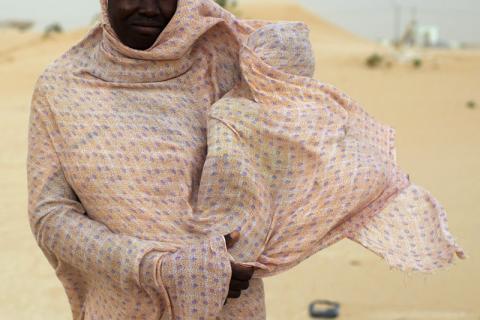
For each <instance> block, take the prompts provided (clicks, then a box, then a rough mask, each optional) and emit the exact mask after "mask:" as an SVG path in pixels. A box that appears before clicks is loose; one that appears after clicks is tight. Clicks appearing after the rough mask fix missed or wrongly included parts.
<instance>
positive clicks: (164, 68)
mask: <svg viewBox="0 0 480 320" xmlns="http://www.w3.org/2000/svg"><path fill="white" fill-rule="evenodd" d="M102 7H103V10H104V21H103V23H102V24H101V25H100V26H98V27H96V28H94V29H93V30H92V31H91V32H90V34H89V35H88V36H87V37H86V38H85V39H84V40H83V41H82V42H80V43H79V44H78V45H76V46H75V47H73V48H72V49H71V50H69V51H68V52H67V53H65V54H64V55H63V56H62V57H60V58H59V59H58V60H56V61H55V62H54V63H53V64H52V65H50V66H49V67H48V68H47V70H46V71H45V72H44V73H43V75H42V76H41V77H40V79H39V81H38V83H37V86H36V89H35V93H34V96H33V99H32V109H31V118H30V131H29V150H28V182H29V185H28V188H29V218H30V224H31V227H32V231H33V233H34V235H35V237H36V239H37V241H38V244H39V246H40V248H41V249H42V250H43V252H44V253H45V255H46V257H47V258H48V260H49V262H50V263H51V265H52V266H53V267H54V268H55V271H56V274H57V276H58V278H59V279H60V281H61V282H62V284H63V285H64V287H65V290H66V294H67V295H68V298H69V301H70V304H71V307H72V313H73V318H74V319H87V320H90V319H119V320H120V319H122V320H123V319H265V306H264V292H263V283H262V280H261V279H260V277H263V276H267V275H272V274H275V273H278V272H280V271H282V270H286V269H288V268H290V267H292V266H294V265H296V264H298V263H299V262H301V261H302V260H303V259H305V258H306V257H307V256H309V255H311V254H313V253H314V252H316V251H318V250H320V249H321V248H323V247H325V246H327V245H329V244H331V243H333V242H335V241H337V240H340V239H342V238H344V237H349V238H351V239H354V240H356V241H358V242H360V243H362V244H363V245H364V246H366V247H368V248H370V249H372V250H374V251H375V252H377V253H379V254H380V255H382V256H384V257H385V258H386V259H387V261H388V262H389V263H390V264H392V265H394V266H398V267H400V268H401V269H407V268H412V269H416V270H420V271H429V270H433V269H435V268H438V267H442V266H444V265H446V264H447V263H449V262H450V261H451V259H452V256H453V253H455V252H457V254H458V255H460V256H461V255H462V251H461V249H460V248H458V246H457V245H456V244H455V242H454V241H453V239H452V238H451V236H450V235H449V233H448V230H447V228H446V220H445V214H444V211H443V209H442V208H441V206H440V205H439V204H438V203H437V202H436V200H435V199H434V198H432V197H431V196H430V195H429V194H428V192H427V191H425V190H423V189H421V188H420V187H417V186H415V185H410V184H409V183H408V180H407V179H406V177H405V175H404V174H403V173H402V172H401V171H400V170H399V169H398V168H397V167H396V165H395V154H394V146H393V135H394V132H393V129H391V128H389V127H386V126H384V125H381V124H378V123H377V122H375V121H374V120H373V119H372V118H371V117H369V116H368V115H367V114H366V113H365V112H364V111H363V110H362V109H361V108H360V107H359V106H358V105H357V104H356V103H354V102H353V101H351V100H350V99H349V98H348V97H346V96H345V95H343V94H341V93H340V92H339V91H338V90H337V89H335V88H333V87H331V86H328V85H325V84H322V83H319V82H317V81H315V80H313V79H311V78H309V77H310V76H311V75H312V74H313V55H312V53H311V47H310V44H309V42H308V38H307V36H308V31H307V29H306V28H305V26H304V25H303V24H280V25H267V23H265V22H255V21H241V20H236V19H235V18H234V17H233V16H232V15H231V14H229V13H228V12H226V11H224V10H222V9H221V8H220V7H218V6H217V5H214V4H213V2H212V1H210V0H180V1H179V4H178V9H177V12H176V14H175V16H174V17H173V19H172V21H171V22H170V24H169V25H168V26H167V28H166V30H165V31H164V32H163V33H162V35H161V36H160V37H159V39H158V40H157V41H156V43H155V44H154V45H153V46H152V48H150V49H149V50H146V51H136V50H132V49H130V48H127V47H125V46H123V45H122V44H121V43H120V42H119V41H118V39H117V38H116V36H115V34H114V32H113V30H112V29H111V27H110V26H109V23H108V19H106V13H105V8H106V1H105V0H104V1H102ZM292 73H296V74H297V75H293V74H292ZM227 92H229V93H228V94H227V95H226V96H224V94H225V93H227ZM222 96H224V97H223V98H222V99H220V100H219V98H220V97H222ZM207 143H208V146H207ZM207 148H208V154H207ZM204 164H205V165H204ZM235 229H241V232H242V239H241V241H240V243H238V244H237V245H236V246H235V248H234V249H233V250H232V251H230V252H227V250H226V247H225V241H224V238H223V235H224V234H227V233H229V232H230V231H233V230H235ZM230 260H234V261H236V262H238V263H246V264H250V265H254V266H256V267H257V268H258V270H257V271H256V273H255V279H253V280H252V281H251V287H250V288H249V289H248V290H247V291H246V292H245V293H244V294H243V295H242V297H241V298H240V299H238V300H229V302H228V303H227V304H226V305H225V306H224V305H223V301H224V300H225V297H226V295H227V290H228V283H229V280H230V275H231V269H230V263H229V261H230Z"/></svg>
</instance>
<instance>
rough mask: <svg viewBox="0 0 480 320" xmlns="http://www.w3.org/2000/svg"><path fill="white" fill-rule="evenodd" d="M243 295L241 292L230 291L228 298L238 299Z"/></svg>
mask: <svg viewBox="0 0 480 320" xmlns="http://www.w3.org/2000/svg"><path fill="white" fill-rule="evenodd" d="M241 295H242V292H241V291H236V290H230V291H228V298H232V299H237V298H240V296H241Z"/></svg>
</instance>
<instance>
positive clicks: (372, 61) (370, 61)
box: [365, 53, 383, 68]
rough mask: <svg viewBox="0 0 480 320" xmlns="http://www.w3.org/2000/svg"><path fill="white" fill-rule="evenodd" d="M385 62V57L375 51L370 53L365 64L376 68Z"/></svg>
mask: <svg viewBox="0 0 480 320" xmlns="http://www.w3.org/2000/svg"><path fill="white" fill-rule="evenodd" d="M382 63H383V57H382V56H381V55H379V54H378V53H374V54H372V55H370V56H369V57H368V58H367V60H365V64H366V65H367V67H369V68H376V67H379V66H380V65H381V64H382Z"/></svg>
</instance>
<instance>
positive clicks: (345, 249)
mask: <svg viewBox="0 0 480 320" xmlns="http://www.w3.org/2000/svg"><path fill="white" fill-rule="evenodd" d="M239 5H240V6H239V8H238V9H239V10H240V11H241V13H242V15H243V17H246V18H257V19H267V20H299V21H304V22H306V23H307V24H308V25H309V27H310V29H311V40H312V44H313V47H314V49H315V52H316V63H317V65H316V78H318V79H320V80H321V81H324V82H328V83H332V84H334V85H336V86H337V87H339V88H341V89H342V90H343V91H345V92H347V93H348V94H349V95H350V96H352V97H354V98H355V99H356V100H357V101H359V102H361V104H362V105H364V106H365V108H366V109H367V110H368V111H369V112H370V113H371V114H372V115H373V116H375V117H376V118H377V119H379V120H380V121H383V122H385V123H388V124H390V125H391V126H393V127H394V128H395V129H396V131H397V148H398V150H397V151H398V162H399V164H400V166H401V167H403V168H404V169H405V170H406V171H407V172H408V173H409V174H410V176H411V177H412V179H413V180H415V181H416V182H418V183H419V184H420V185H423V186H425V187H426V188H427V189H429V190H431V192H432V194H434V195H435V196H436V197H437V198H438V199H439V201H440V202H441V203H442V204H443V205H444V206H445V208H446V209H447V212H448V213H449V222H450V227H451V231H452V233H453V234H454V235H455V236H456V237H457V240H458V241H459V242H460V244H461V245H462V246H463V247H464V248H465V250H466V252H467V253H468V254H469V256H470V257H471V258H470V259H469V260H466V261H462V262H461V263H459V264H458V265H456V266H454V267H452V268H451V269H450V270H449V271H448V272H440V273H438V274H436V275H433V276H430V277H424V276H416V275H410V276H405V275H404V274H401V273H398V272H392V271H390V270H389V269H388V267H387V266H386V264H385V263H384V262H383V261H382V260H381V259H379V258H378V257H376V256H374V255H373V254H371V253H370V252H368V251H367V250H364V249H363V248H360V247H359V246H357V245H355V244H353V243H350V242H342V243H340V244H338V245H335V246H334V247H332V248H329V249H327V250H325V251H322V252H321V253H320V254H317V255H315V256H314V257H312V258H311V259H309V260H307V261H306V262H305V263H303V264H302V265H300V266H299V267H297V268H295V269H294V270H292V271H290V272H287V273H286V274H283V275H281V276H278V277H275V278H272V279H267V281H266V296H267V309H268V314H269V318H268V319H269V320H296V319H308V315H307V306H308V303H309V302H310V301H312V300H314V299H318V298H328V299H332V300H337V301H340V302H341V303H342V310H341V312H342V317H341V318H339V319H355V320H374V319H382V320H393V319H415V320H446V319H448V320H478V319H479V317H480V305H479V304H478V297H479V296H480V286H478V284H479V283H480V273H479V272H478V270H479V269H480V258H479V257H480V247H479V245H478V235H477V234H478V226H479V225H480V215H478V214H477V213H478V211H479V210H480V204H479V202H478V199H480V184H479V179H478V177H480V166H479V165H478V164H479V163H480V130H479V129H478V128H479V123H480V109H479V108H478V107H477V108H467V107H466V103H467V101H474V102H476V105H479V103H480V90H479V85H478V84H479V83H480V72H479V70H480V50H434V49H428V50H422V51H421V54H422V57H423V58H424V59H425V61H426V63H425V64H424V65H423V66H422V68H419V69H414V68H412V67H411V66H408V65H394V66H392V67H391V68H389V69H387V68H382V69H376V70H372V69H369V68H367V67H366V66H365V63H364V62H365V58H366V57H367V56H368V55H370V54H372V53H374V52H388V51H389V50H390V49H388V48H385V47H382V46H381V45H379V44H377V43H373V42H371V41H369V40H367V39H363V38H361V37H358V36H356V35H353V34H351V33H350V32H348V31H345V30H343V29H341V28H338V27H336V26H335V25H333V24H331V23H328V22H326V21H324V20H323V19H322V18H320V17H317V16H315V15H313V14H312V13H310V12H308V11H306V10H305V9H303V8H301V7H300V6H298V5H297V4H296V3H295V1H293V0H266V1H259V0H240V1H239ZM88 23H89V21H86V24H88ZM86 32H87V28H85V29H80V30H76V31H73V32H67V33H63V34H56V35H54V36H52V37H51V38H48V39H43V38H42V34H41V33H37V32H32V31H26V32H19V31H17V30H11V29H9V30H6V29H0V88H1V89H0V128H2V139H1V140H0V148H1V150H2V152H1V153H0V170H2V171H1V173H2V179H1V180H0V190H2V192H1V193H0V203H2V210H0V215H1V218H2V221H3V223H2V224H1V225H0V233H1V234H2V238H1V239H0V248H1V250H2V254H3V256H2V261H3V263H2V273H1V274H0V281H1V283H2V287H3V288H5V290H2V291H0V301H2V305H1V306H0V319H49V320H64V319H70V318H71V315H70V309H69V306H68V301H67V300H66V296H65V293H64V291H63V288H62V287H61V285H60V282H58V280H57V279H56V277H55V275H54V272H53V270H52V269H51V267H50V265H49V264H48V262H47V261H46V259H45V258H44V256H43V254H42V253H41V252H40V250H39V249H38V247H37V245H36V243H35V241H34V239H33V236H32V234H31V231H30V228H29V226H28V221H27V207H26V204H27V199H26V188H27V187H26V176H25V175H26V172H25V167H26V164H25V159H26V149H27V148H26V141H27V139H26V135H27V126H28V119H29V108H30V107H29V105H30V98H31V95H32V89H33V86H34V84H35V81H36V79H37V77H38V76H39V74H40V73H41V72H42V70H43V69H44V68H45V67H46V66H47V65H48V64H49V63H51V62H52V61H53V60H54V59H55V58H56V57H58V56H59V55H61V54H62V53H63V52H64V51H65V50H67V49H68V48H69V47H71V46H72V45H73V44H75V43H76V42H78V41H79V40H80V39H81V38H82V37H83V36H84V35H85V33H86ZM430 61H435V63H433V62H430Z"/></svg>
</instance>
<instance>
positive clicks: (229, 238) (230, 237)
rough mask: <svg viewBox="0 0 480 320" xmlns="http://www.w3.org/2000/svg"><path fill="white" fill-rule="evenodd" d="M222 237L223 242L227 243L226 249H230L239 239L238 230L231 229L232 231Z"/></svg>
mask: <svg viewBox="0 0 480 320" xmlns="http://www.w3.org/2000/svg"><path fill="white" fill-rule="evenodd" d="M224 237H225V242H226V243H227V249H230V248H231V247H233V246H234V245H235V244H236V243H237V242H238V240H240V232H238V231H233V232H232V233H230V234H227V235H226V236H224Z"/></svg>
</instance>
